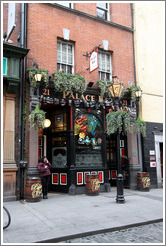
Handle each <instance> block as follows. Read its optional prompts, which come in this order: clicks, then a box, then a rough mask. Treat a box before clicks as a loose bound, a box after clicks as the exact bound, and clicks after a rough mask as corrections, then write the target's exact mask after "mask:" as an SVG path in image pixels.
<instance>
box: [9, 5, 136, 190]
mask: <svg viewBox="0 0 166 246" xmlns="http://www.w3.org/2000/svg"><path fill="white" fill-rule="evenodd" d="M18 5H19V4H18ZM5 11H7V9H6V8H4V13H5ZM25 16H26V20H25V21H26V25H25V26H24V31H25V34H26V35H25V36H26V41H27V48H28V49H29V53H28V55H27V60H26V61H27V64H26V68H28V69H29V68H33V67H37V68H38V69H45V70H47V71H48V76H49V82H48V83H49V85H48V87H45V86H43V85H42V84H41V85H40V86H39V88H38V89H36V88H35V89H34V88H33V86H32V85H31V84H30V82H29V79H28V73H27V77H26V109H27V116H28V114H29V113H30V112H31V111H32V110H33V109H34V108H35V106H36V104H39V106H40V108H41V109H42V110H44V111H45V112H46V118H48V119H50V121H51V126H50V127H49V128H45V129H44V130H43V131H40V132H38V130H35V129H34V128H31V127H30V126H29V122H28V117H27V121H26V131H25V154H26V155H27V158H28V164H27V168H26V171H25V172H26V174H25V177H24V183H23V184H22V186H25V185H26V179H30V178H32V177H36V178H37V176H38V171H37V168H36V166H37V163H38V158H39V157H41V156H42V155H47V157H48V159H49V161H50V162H51V163H52V166H53V168H52V176H51V182H50V190H51V191H62V192H69V194H79V193H84V192H85V187H86V179H85V177H86V174H98V175H99V182H100V191H109V187H110V184H111V185H115V181H116V174H117V163H116V141H115V138H116V136H114V137H109V136H107V135H106V113H108V111H109V107H110V104H109V103H108V105H107V104H106V102H100V100H98V99H97V98H101V95H100V90H99V88H98V86H97V81H98V80H99V79H101V80H107V81H111V80H112V79H113V77H114V76H117V77H118V78H119V80H120V81H123V83H124V84H125V85H126V86H128V85H130V84H131V83H132V84H133V85H135V69H134V55H133V26H132V18H133V17H132V9H131V4H130V3H104V2H102V3H60V2H59V4H56V3H55V4H52V3H28V4H25ZM4 18H5V15H4ZM4 25H5V20H4ZM105 45H106V46H105ZM94 50H95V51H97V52H98V59H99V67H98V68H97V69H95V70H94V71H92V72H90V69H89V55H90V54H91V53H92V51H94ZM57 71H62V72H63V73H66V74H74V75H79V76H83V77H84V78H85V80H86V84H87V89H86V91H85V92H84V94H83V96H81V94H79V93H78V94H79V95H78V94H77V93H75V92H74V91H73V94H72V93H71V94H70V95H69V96H68V97H65V96H64V95H67V94H63V93H59V92H58V91H56V90H55V88H54V87H53V86H54V82H55V81H54V78H53V75H52V74H53V73H55V72H57ZM90 82H92V83H90ZM62 86H63V85H62ZM38 93H39V94H38ZM129 104H130V102H129ZM129 106H131V104H130V105H129ZM80 122H83V126H84V128H85V132H84V130H82V133H85V136H86V138H84V137H80V136H83V135H80V133H81V132H79V134H77V132H76V125H77V124H79V127H82V125H81V123H80ZM94 122H95V123H94ZM89 126H91V128H89ZM81 129H82V128H81ZM89 129H90V130H89ZM88 134H89V135H88ZM120 140H121V141H120V143H121V145H120V151H121V155H122V156H125V157H127V158H126V159H124V158H122V171H123V175H124V185H125V187H126V188H135V187H136V182H137V181H136V173H137V172H138V171H139V168H140V167H139V164H138V153H137V141H136V136H135V135H133V134H131V133H130V134H128V136H127V137H126V136H124V134H122V135H121V139H120ZM133 153H134V154H133Z"/></svg>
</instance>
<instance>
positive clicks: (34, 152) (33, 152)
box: [27, 128, 39, 178]
mask: <svg viewBox="0 0 166 246" xmlns="http://www.w3.org/2000/svg"><path fill="white" fill-rule="evenodd" d="M37 164H38V130H35V129H34V128H30V129H29V162H28V169H27V178H32V177H39V171H38V169H37Z"/></svg>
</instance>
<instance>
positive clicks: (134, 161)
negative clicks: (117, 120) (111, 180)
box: [127, 129, 141, 190]
mask: <svg viewBox="0 0 166 246" xmlns="http://www.w3.org/2000/svg"><path fill="white" fill-rule="evenodd" d="M131 130H132V129H131ZM127 139H128V141H127V142H128V158H129V169H130V189H133V190H135V189H137V173H138V172H140V171H141V166H140V164H139V162H138V145H137V135H136V134H133V131H131V132H130V133H129V134H128V136H127Z"/></svg>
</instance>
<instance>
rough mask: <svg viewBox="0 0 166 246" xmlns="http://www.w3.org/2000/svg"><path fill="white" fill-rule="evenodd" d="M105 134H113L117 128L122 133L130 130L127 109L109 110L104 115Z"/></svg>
mask: <svg viewBox="0 0 166 246" xmlns="http://www.w3.org/2000/svg"><path fill="white" fill-rule="evenodd" d="M106 122H107V134H108V135H110V134H114V133H116V132H117V131H118V130H119V133H121V132H122V131H123V132H124V134H126V135H127V133H128V132H129V131H130V116H129V114H128V113H127V111H121V110H119V111H111V112H109V113H108V114H107V115H106Z"/></svg>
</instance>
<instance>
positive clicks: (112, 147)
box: [107, 133, 130, 188]
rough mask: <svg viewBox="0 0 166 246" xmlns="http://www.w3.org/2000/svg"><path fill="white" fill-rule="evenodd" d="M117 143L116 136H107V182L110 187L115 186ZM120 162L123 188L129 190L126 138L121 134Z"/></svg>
mask: <svg viewBox="0 0 166 246" xmlns="http://www.w3.org/2000/svg"><path fill="white" fill-rule="evenodd" d="M116 160H117V143H116V134H112V135H110V136H107V165H108V170H109V182H110V184H111V186H116V177H117V174H118V168H117V161H116ZM120 161H121V166H122V175H123V179H124V188H130V177H129V175H130V172H129V160H128V153H127V137H126V136H125V135H124V134H123V133H122V134H121V135H120Z"/></svg>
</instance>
